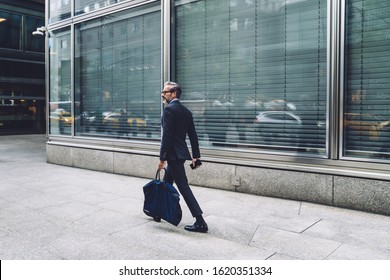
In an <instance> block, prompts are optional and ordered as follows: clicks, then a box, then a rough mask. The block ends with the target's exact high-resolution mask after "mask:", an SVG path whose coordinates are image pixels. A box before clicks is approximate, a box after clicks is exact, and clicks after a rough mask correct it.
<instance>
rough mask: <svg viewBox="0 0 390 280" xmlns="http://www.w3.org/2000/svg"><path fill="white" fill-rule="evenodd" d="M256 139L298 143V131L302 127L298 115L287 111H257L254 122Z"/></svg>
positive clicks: (278, 142) (288, 143)
mask: <svg viewBox="0 0 390 280" xmlns="http://www.w3.org/2000/svg"><path fill="white" fill-rule="evenodd" d="M253 124H254V127H255V131H256V136H257V140H258V141H260V142H273V143H275V144H286V145H290V144H294V145H297V144H298V140H299V137H298V133H299V130H300V129H301V128H302V120H301V118H300V117H299V116H297V115H295V114H294V113H292V112H289V111H263V112H259V113H258V115H257V116H256V118H255V120H254V122H253Z"/></svg>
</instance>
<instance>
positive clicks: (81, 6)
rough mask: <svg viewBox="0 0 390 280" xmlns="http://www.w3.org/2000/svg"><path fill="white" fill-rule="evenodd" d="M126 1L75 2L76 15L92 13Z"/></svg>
mask: <svg viewBox="0 0 390 280" xmlns="http://www.w3.org/2000/svg"><path fill="white" fill-rule="evenodd" d="M124 1H127V0H75V6H76V9H75V10H76V12H75V13H76V15H79V14H84V13H88V12H92V11H95V10H98V9H101V8H104V7H107V6H110V5H113V4H116V3H119V2H124Z"/></svg>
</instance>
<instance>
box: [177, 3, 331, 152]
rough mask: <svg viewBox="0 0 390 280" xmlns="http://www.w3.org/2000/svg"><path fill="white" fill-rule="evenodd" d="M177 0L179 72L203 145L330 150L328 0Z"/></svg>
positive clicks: (288, 149) (178, 78) (253, 148)
mask: <svg viewBox="0 0 390 280" xmlns="http://www.w3.org/2000/svg"><path fill="white" fill-rule="evenodd" d="M176 3H177V6H176V34H175V36H176V45H175V53H176V58H175V62H176V65H175V69H176V79H177V81H178V82H179V83H180V84H182V85H183V87H184V94H183V98H182V99H183V101H184V102H186V103H187V105H188V106H189V107H190V108H191V109H192V110H193V112H194V116H195V118H196V119H197V122H196V123H197V129H198V131H199V136H200V137H201V138H202V137H203V140H204V141H202V144H203V145H205V146H217V147H218V146H223V147H238V148H244V149H251V150H259V149H271V150H276V151H290V152H294V153H295V152H296V151H299V152H304V153H312V152H314V153H315V154H317V155H318V154H320V155H324V154H325V146H326V144H325V143H326V125H325V124H326V72H327V68H326V60H327V58H326V43H327V42H326V39H327V27H326V21H327V14H326V13H327V1H324V0H315V1H313V0H302V1H260V0H258V1H248V0H232V1H223V0H215V1H192V2H190V3H188V1H187V2H186V3H184V4H183V1H176Z"/></svg>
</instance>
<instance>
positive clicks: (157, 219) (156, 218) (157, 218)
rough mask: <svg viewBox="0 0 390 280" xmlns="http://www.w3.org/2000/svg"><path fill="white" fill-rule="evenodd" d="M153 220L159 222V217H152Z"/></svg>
mask: <svg viewBox="0 0 390 280" xmlns="http://www.w3.org/2000/svg"><path fill="white" fill-rule="evenodd" d="M153 220H154V221H155V222H157V223H159V222H161V218H159V217H153Z"/></svg>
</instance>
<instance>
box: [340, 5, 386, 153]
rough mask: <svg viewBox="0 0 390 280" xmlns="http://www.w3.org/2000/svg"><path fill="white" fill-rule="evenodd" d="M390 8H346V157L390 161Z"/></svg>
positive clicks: (374, 6) (368, 6) (352, 6)
mask: <svg viewBox="0 0 390 280" xmlns="http://www.w3.org/2000/svg"><path fill="white" fill-rule="evenodd" d="M389 18H390V6H389V3H388V1H385V0H370V1H363V0H359V1H358V0H349V1H347V6H346V43H345V52H346V55H345V72H346V74H345V99H344V149H343V154H344V155H345V156H352V157H361V158H377V159H390V74H389V73H390V48H389V43H390V31H389V30H390V21H389Z"/></svg>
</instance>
